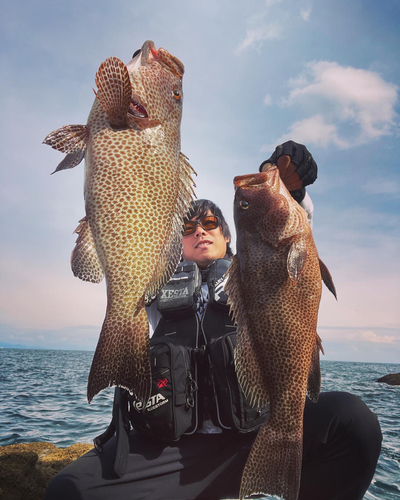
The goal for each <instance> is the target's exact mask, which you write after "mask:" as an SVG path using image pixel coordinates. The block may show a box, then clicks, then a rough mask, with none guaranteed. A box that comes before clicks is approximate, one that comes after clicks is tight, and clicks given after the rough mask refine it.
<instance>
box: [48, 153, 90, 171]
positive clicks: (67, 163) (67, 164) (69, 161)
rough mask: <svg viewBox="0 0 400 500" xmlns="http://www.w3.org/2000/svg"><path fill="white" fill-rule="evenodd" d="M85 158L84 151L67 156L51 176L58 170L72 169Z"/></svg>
mask: <svg viewBox="0 0 400 500" xmlns="http://www.w3.org/2000/svg"><path fill="white" fill-rule="evenodd" d="M84 158H85V152H84V151H80V150H79V151H75V153H70V154H68V155H67V156H66V157H65V158H64V159H63V161H61V162H60V163H59V164H58V166H57V168H56V169H55V170H54V172H52V173H51V175H53V174H55V173H56V172H59V171H60V170H67V169H68V168H74V167H76V166H77V165H79V163H80V162H81V161H82V160H83V159H84Z"/></svg>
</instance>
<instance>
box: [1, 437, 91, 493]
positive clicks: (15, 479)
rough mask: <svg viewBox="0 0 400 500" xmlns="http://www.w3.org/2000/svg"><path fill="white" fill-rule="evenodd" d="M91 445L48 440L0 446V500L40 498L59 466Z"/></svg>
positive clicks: (67, 463)
mask: <svg viewBox="0 0 400 500" xmlns="http://www.w3.org/2000/svg"><path fill="white" fill-rule="evenodd" d="M92 448H93V445H92V444H81V443H77V444H73V445H72V446H69V447H68V448H57V447H56V446H55V445H54V444H52V443H45V442H39V443H21V444H11V445H9V446H0V500H28V499H29V500H42V499H43V495H44V492H45V490H46V487H47V485H48V484H49V482H50V481H51V479H52V478H53V477H54V476H55V475H56V474H57V472H59V471H60V470H61V469H63V468H64V467H66V466H67V465H69V464H70V463H71V462H73V461H74V460H76V459H77V458H79V457H80V456H82V455H84V454H85V453H86V452H88V451H89V450H91V449H92Z"/></svg>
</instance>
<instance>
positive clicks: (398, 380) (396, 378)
mask: <svg viewBox="0 0 400 500" xmlns="http://www.w3.org/2000/svg"><path fill="white" fill-rule="evenodd" d="M377 382H383V383H385V384H389V385H400V373H389V374H388V375H385V376H384V377H381V378H378V380H377Z"/></svg>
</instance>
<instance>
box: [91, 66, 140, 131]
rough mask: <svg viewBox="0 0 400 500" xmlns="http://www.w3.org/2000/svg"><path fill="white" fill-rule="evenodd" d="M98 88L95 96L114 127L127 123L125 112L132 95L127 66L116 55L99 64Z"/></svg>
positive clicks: (96, 79)
mask: <svg viewBox="0 0 400 500" xmlns="http://www.w3.org/2000/svg"><path fill="white" fill-rule="evenodd" d="M95 81H96V85H97V88H98V89H99V90H98V92H97V93H96V92H95V94H96V98H97V99H98V100H99V102H100V104H101V106H102V108H103V109H104V111H105V112H106V113H107V116H108V118H109V120H110V123H111V124H112V125H113V126H115V127H123V126H126V125H127V113H128V110H129V105H130V103H131V97H132V85H131V80H130V78H129V73H128V68H127V67H126V65H125V64H124V63H123V62H122V61H121V60H120V59H118V58H117V57H109V58H107V59H106V60H105V61H104V62H102V63H101V64H100V67H99V69H98V71H97V73H96V78H95Z"/></svg>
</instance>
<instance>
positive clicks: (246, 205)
mask: <svg viewBox="0 0 400 500" xmlns="http://www.w3.org/2000/svg"><path fill="white" fill-rule="evenodd" d="M239 207H240V208H241V209H243V210H246V209H248V208H249V202H248V201H245V200H242V201H241V202H240V203H239Z"/></svg>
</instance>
